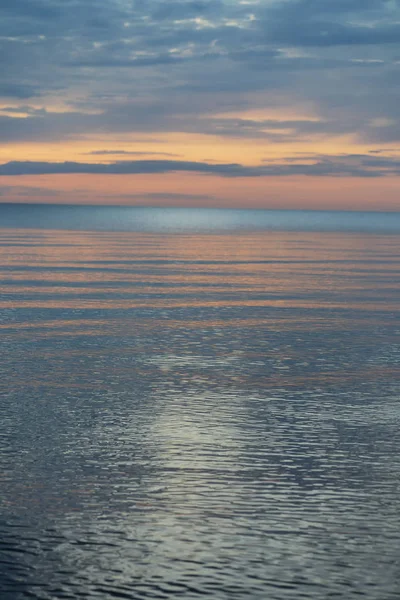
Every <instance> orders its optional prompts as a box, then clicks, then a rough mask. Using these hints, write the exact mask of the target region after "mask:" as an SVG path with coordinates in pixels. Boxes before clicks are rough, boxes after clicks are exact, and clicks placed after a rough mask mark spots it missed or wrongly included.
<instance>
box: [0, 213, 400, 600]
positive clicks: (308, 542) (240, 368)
mask: <svg viewBox="0 0 400 600" xmlns="http://www.w3.org/2000/svg"><path fill="white" fill-rule="evenodd" d="M399 308H400V213H372V212H370V213H362V212H329V211H321V212H318V211H263V210H228V209H189V208H188V209H186V208H185V209H184V208H140V207H138V208H133V207H110V206H108V207H105V206H91V207H89V206H86V207H85V206H73V205H71V206H50V205H48V206H46V205H22V204H21V205H11V204H0V599H1V600H25V599H37V600H59V599H60V600H61V599H63V600H64V599H71V600H74V599H83V600H112V599H114V598H116V599H121V598H122V599H126V600H146V599H151V600H153V599H164V600H175V599H184V600H186V599H187V600H194V599H196V598H204V597H206V598H207V597H209V598H210V599H212V600H253V599H254V600H255V599H257V600H329V599H343V600H353V599H360V598H362V599H364V600H392V599H393V600H395V599H396V600H397V599H398V598H399V597H400V489H399V486H400V397H399V394H400V335H399V334H400V316H399Z"/></svg>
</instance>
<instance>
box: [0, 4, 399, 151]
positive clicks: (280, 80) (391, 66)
mask: <svg viewBox="0 0 400 600" xmlns="http://www.w3.org/2000/svg"><path fill="white" fill-rule="evenodd" d="M399 39H400V4H399V2H398V1H396V0H388V1H385V0H332V1H328V0H326V1H325V0H282V1H279V2H258V3H248V4H246V3H241V2H239V1H234V0H230V1H228V0H225V1H223V0H181V1H178V0H173V1H171V2H166V1H165V0H136V1H135V2H133V1H129V2H128V1H127V2H121V1H119V0H13V1H11V0H5V1H4V2H2V3H1V4H0V68H1V73H2V77H1V83H0V98H3V100H4V102H6V103H7V104H8V105H9V104H10V102H11V101H12V102H14V103H15V104H17V103H18V102H20V103H21V104H25V105H26V104H28V99H30V100H29V104H32V105H34V106H32V107H31V108H30V110H28V107H26V106H25V111H24V112H25V115H27V116H26V117H24V118H20V117H18V110H17V109H18V107H17V106H15V107H13V106H9V109H8V110H7V114H6V115H4V114H3V116H0V139H1V140H2V141H3V142H18V141H26V140H30V141H48V140H52V141H57V140H63V139H65V138H71V137H74V138H77V137H78V138H80V137H84V136H89V135H92V134H96V135H97V134H102V133H104V134H113V133H115V134H118V133H120V132H127V133H134V132H158V131H160V132H163V131H174V132H184V133H204V134H209V135H219V136H229V137H233V136H236V137H249V138H253V137H254V138H260V137H264V138H265V139H268V140H269V141H270V142H271V143H272V142H282V141H288V140H291V139H295V138H297V139H301V138H302V136H307V135H308V136H312V135H322V134H326V135H332V134H338V135H340V134H352V135H353V136H354V138H355V139H358V140H359V141H368V142H369V141H370V142H374V143H377V144H386V143H393V142H397V141H399V139H400V124H399V111H398V106H399V105H400V86H399V83H400V65H399V61H398V57H397V54H398V40H399ZM396 53H397V54H396ZM382 90H384V93H382ZM277 103H278V105H281V106H285V105H286V106H290V105H291V106H296V105H299V106H303V105H307V106H310V107H312V110H313V111H314V113H315V115H316V116H317V117H318V120H316V121H314V122H311V121H309V122H300V121H299V122H297V123H294V122H293V123H290V124H288V125H287V126H288V128H289V129H290V131H289V132H287V133H286V134H281V133H279V131H278V130H279V128H280V126H279V124H276V125H274V124H273V123H272V122H269V123H259V122H252V121H251V120H246V119H231V120H227V119H225V120H223V119H215V118H212V116H213V115H214V114H215V113H222V112H228V111H231V112H239V111H240V110H248V109H251V108H255V109H259V108H268V107H270V106H275V107H276V105H277ZM54 106H57V107H58V108H57V110H58V111H59V107H60V106H62V107H64V109H65V111H66V112H64V113H63V114H61V113H60V112H57V113H56V112H54V110H53V109H52V107H54ZM13 108H14V109H15V113H14V114H13V113H12V109H13ZM22 108H23V107H22V106H21V110H22ZM40 108H41V109H42V110H41V112H39V111H38V109H40ZM44 109H47V110H44ZM383 118H386V119H387V120H388V123H386V124H385V122H384V121H383V120H382V119H383ZM377 119H381V121H380V122H378V121H377Z"/></svg>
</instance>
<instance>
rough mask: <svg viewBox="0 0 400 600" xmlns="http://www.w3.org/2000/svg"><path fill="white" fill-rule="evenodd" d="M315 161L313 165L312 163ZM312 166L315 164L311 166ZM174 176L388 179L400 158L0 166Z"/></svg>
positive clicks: (1, 168) (23, 171) (4, 168)
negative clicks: (251, 164)
mask: <svg viewBox="0 0 400 600" xmlns="http://www.w3.org/2000/svg"><path fill="white" fill-rule="evenodd" d="M311 161H312V162H311ZM310 162H311V164H310ZM171 172H191V173H199V174H205V175H219V176H222V177H272V176H275V177H276V176H278V177H279V176H280V177H283V176H286V177H287V176H291V175H305V176H320V177H323V176H335V177H385V176H396V175H399V174H400V158H392V157H387V156H381V155H379V156H377V155H372V156H371V155H368V154H365V155H364V154H349V155H338V156H324V155H318V156H316V157H315V158H314V159H312V158H308V161H307V162H304V161H303V162H302V161H301V159H299V158H292V159H291V162H290V163H289V164H287V163H275V162H274V163H270V164H263V165H260V166H254V167H253V166H245V165H241V164H237V163H227V164H210V163H207V162H192V161H176V160H137V161H118V162H113V163H110V164H101V163H78V162H63V163H52V162H31V161H25V162H19V161H14V162H9V163H5V164H3V165H0V176H18V175H57V174H66V173H68V174H94V175H140V174H146V173H149V174H157V173H171Z"/></svg>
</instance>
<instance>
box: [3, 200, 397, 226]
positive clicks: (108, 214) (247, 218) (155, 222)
mask: <svg viewBox="0 0 400 600" xmlns="http://www.w3.org/2000/svg"><path fill="white" fill-rule="evenodd" d="M0 227H29V228H31V227H32V228H40V229H72V230H80V231H83V230H89V231H163V232H168V233H172V232H179V231H188V232H190V231H238V230H266V231H352V232H376V233H400V212H394V213H378V212H349V211H316V210H239V209H222V208H142V207H131V206H76V205H72V204H71V205H58V206H57V205H48V204H1V203H0Z"/></svg>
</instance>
